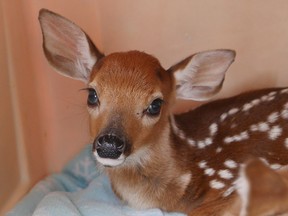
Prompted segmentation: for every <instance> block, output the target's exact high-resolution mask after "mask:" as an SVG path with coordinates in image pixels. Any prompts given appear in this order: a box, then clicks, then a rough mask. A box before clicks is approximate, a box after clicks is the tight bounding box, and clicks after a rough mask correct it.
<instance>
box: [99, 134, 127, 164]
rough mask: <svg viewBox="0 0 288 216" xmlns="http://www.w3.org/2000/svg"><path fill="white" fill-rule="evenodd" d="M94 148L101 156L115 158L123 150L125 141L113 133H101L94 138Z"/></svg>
mask: <svg viewBox="0 0 288 216" xmlns="http://www.w3.org/2000/svg"><path fill="white" fill-rule="evenodd" d="M94 149H95V150H96V151H97V153H98V155H99V157H101V158H109V159H117V158H119V157H120V155H121V154H122V153H123V152H124V149H125V141H124V140H123V139H121V138H120V137H118V136H116V135H113V134H107V135H102V136H100V137H99V138H98V139H96V140H95V142H94Z"/></svg>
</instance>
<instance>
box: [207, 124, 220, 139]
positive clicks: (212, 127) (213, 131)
mask: <svg viewBox="0 0 288 216" xmlns="http://www.w3.org/2000/svg"><path fill="white" fill-rule="evenodd" d="M209 130H210V136H214V135H215V134H216V133H217V131H218V125H217V124H216V123H213V124H211V125H210V127H209Z"/></svg>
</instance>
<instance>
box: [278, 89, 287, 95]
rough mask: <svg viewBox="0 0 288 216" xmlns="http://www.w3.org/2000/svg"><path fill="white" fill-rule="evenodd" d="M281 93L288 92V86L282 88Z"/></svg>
mask: <svg viewBox="0 0 288 216" xmlns="http://www.w3.org/2000/svg"><path fill="white" fill-rule="evenodd" d="M280 93H281V94H285V93H288V88H286V89H282V90H281V91H280Z"/></svg>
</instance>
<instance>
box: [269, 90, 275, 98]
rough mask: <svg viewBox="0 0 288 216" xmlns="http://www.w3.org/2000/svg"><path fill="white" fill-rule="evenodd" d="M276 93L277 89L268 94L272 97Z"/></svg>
mask: <svg viewBox="0 0 288 216" xmlns="http://www.w3.org/2000/svg"><path fill="white" fill-rule="evenodd" d="M276 94H277V92H276V91H272V92H270V93H269V94H268V96H269V97H271V96H275V95H276Z"/></svg>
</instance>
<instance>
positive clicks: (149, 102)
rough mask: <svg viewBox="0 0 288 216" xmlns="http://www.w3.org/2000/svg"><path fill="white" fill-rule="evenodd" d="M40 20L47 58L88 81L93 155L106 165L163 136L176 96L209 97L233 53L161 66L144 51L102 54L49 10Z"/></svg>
mask: <svg viewBox="0 0 288 216" xmlns="http://www.w3.org/2000/svg"><path fill="white" fill-rule="evenodd" d="M39 20H40V24H41V29H42V33H43V49H44V53H45V56H46V58H47V60H48V61H49V63H50V64H51V65H52V66H53V67H54V68H55V69H56V70H57V71H58V72H60V73H61V74H62V75H65V76H68V77H71V78H74V79H79V80H82V81H84V82H85V83H86V84H87V92H88V99H87V106H88V110H89V113H90V116H91V135H92V137H93V139H94V144H93V145H94V151H95V156H96V158H97V160H98V161H99V162H100V163H102V164H103V165H105V166H116V165H120V164H122V163H123V162H124V161H125V160H126V158H128V157H129V156H130V155H131V154H133V153H135V152H137V150H139V149H141V148H143V147H149V146H150V145H152V146H153V145H157V143H159V142H163V137H166V140H167V138H168V133H169V117H168V116H169V113H170V109H171V107H172V105H173V103H174V100H175V98H176V97H177V98H182V99H189V100H207V99H209V98H211V96H213V95H214V94H216V93H217V92H218V91H219V90H220V89H221V86H222V83H223V80H224V77H225V72H226V70H227V69H228V67H229V66H230V64H231V63H232V62H233V61H234V58H235V52H234V51H232V50H213V51H206V52H200V53H196V54H194V55H191V56H189V57H188V58H186V59H184V60H183V61H181V62H179V63H178V64H176V65H174V66H172V67H171V68H170V69H168V70H165V69H164V68H163V67H162V66H161V64H160V63H159V61H158V60H157V59H156V58H154V57H153V56H151V55H148V54H146V53H144V52H139V51H130V52H122V53H120V52H119V53H113V54H110V55H107V56H104V55H103V54H102V53H101V52H100V51H99V50H98V49H97V48H96V46H95V45H94V44H93V42H92V41H91V40H90V38H89V37H88V36H87V35H86V34H85V32H84V31H83V30H82V29H81V28H79V27H78V26H77V25H75V24H74V23H72V22H71V21H69V20H67V19H65V18H63V17H61V16H60V15H58V14H55V13H53V12H50V11H48V10H45V9H42V10H41V11H40V14H39Z"/></svg>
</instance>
